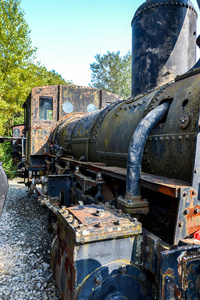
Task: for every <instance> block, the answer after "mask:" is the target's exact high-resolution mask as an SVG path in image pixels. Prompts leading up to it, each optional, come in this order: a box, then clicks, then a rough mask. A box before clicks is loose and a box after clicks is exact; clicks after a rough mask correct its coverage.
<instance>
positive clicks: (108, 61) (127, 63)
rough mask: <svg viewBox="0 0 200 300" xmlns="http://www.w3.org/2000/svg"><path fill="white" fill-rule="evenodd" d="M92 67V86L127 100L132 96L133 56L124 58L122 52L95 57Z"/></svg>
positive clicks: (128, 54)
mask: <svg viewBox="0 0 200 300" xmlns="http://www.w3.org/2000/svg"><path fill="white" fill-rule="evenodd" d="M95 59H96V62H94V63H93V64H91V65H90V69H91V70H92V75H91V77H92V79H91V84H90V86H92V87H94V88H97V89H104V90H106V91H109V92H112V93H115V94H117V95H119V96H121V97H122V98H124V99H126V98H128V97H130V95H131V54H130V52H128V53H127V54H126V55H124V56H123V57H121V56H120V51H117V52H109V51H108V52H107V54H104V55H102V56H101V55H100V54H97V55H96V56H95Z"/></svg>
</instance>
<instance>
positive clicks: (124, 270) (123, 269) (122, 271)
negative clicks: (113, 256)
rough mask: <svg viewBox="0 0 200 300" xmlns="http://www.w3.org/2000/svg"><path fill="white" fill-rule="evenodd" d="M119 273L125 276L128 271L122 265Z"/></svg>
mask: <svg viewBox="0 0 200 300" xmlns="http://www.w3.org/2000/svg"><path fill="white" fill-rule="evenodd" d="M118 271H119V272H120V273H121V274H125V273H126V271H127V267H126V265H121V266H119V268H118Z"/></svg>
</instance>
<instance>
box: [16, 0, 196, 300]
mask: <svg viewBox="0 0 200 300" xmlns="http://www.w3.org/2000/svg"><path fill="white" fill-rule="evenodd" d="M196 18H197V13H196V11H195V9H194V7H193V5H192V3H191V2H190V1H188V0H176V1H173V0H171V1H165V0H162V1H161V0H149V1H146V2H145V3H144V4H142V5H141V6H140V7H139V8H138V10H137V11H136V13H135V15H134V18H133V21H132V29H133V37H132V38H133V75H132V78H133V80H132V96H131V97H130V99H128V100H122V99H120V98H119V97H117V96H116V95H113V94H111V93H107V92H105V91H99V90H95V89H91V88H81V87H75V86H51V87H38V88H35V89H33V90H32V92H31V94H30V95H29V97H28V99H27V101H26V102H25V104H24V108H25V116H26V118H25V119H26V122H25V123H26V124H25V126H26V127H25V136H26V141H25V143H26V144H25V156H22V160H23V161H22V162H21V163H20V165H19V166H20V172H21V174H22V175H23V176H24V179H25V183H26V185H27V186H28V190H29V193H30V194H31V193H32V192H34V191H36V192H37V193H38V194H39V195H40V196H39V199H40V201H41V202H42V203H43V204H44V205H45V206H47V207H48V208H49V211H50V212H51V213H50V215H49V221H50V222H55V221H56V223H55V224H53V227H54V228H56V234H55V238H54V240H53V242H52V247H51V266H52V269H53V272H54V275H55V278H56V282H57V285H58V287H59V290H60V295H61V299H67V300H68V299H69V300H72V299H76V300H86V299H88V300H97V299H105V300H108V299H109V300H111V299H112V300H115V299H120V300H121V299H124V300H125V299H126V300H127V299H129V300H131V299H146V300H147V299H167V300H168V299H188V300H189V299H200V242H199V239H200V232H199V230H200V190H199V186H200V175H199V174H200V157H199V156H200V154H199V151H198V148H199V144H200V133H199V130H200V85H199V82H200V63H199V62H197V63H196V65H195V53H196V52H195V51H196V50H195V49H196V48H195V47H196V46H195V45H196ZM197 41H198V39H197ZM15 129H17V127H16V128H15ZM39 185H41V187H42V189H41V187H40V186H39Z"/></svg>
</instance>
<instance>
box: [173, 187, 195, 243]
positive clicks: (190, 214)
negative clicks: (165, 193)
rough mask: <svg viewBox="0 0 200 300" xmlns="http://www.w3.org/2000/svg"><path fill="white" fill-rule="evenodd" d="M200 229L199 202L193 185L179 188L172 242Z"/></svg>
mask: <svg viewBox="0 0 200 300" xmlns="http://www.w3.org/2000/svg"><path fill="white" fill-rule="evenodd" d="M199 229H200V203H199V201H198V199H197V192H196V190H195V189H194V188H193V187H187V188H186V187H184V188H181V189H180V197H179V205H178V211H177V220H176V225H175V232H174V244H178V242H179V240H181V239H185V238H187V237H188V236H189V235H191V234H193V233H194V232H195V231H197V230H199Z"/></svg>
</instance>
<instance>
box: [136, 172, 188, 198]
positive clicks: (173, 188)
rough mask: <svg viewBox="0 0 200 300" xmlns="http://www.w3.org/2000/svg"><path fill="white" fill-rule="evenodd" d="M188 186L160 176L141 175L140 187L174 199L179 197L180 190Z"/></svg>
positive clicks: (179, 181)
mask: <svg viewBox="0 0 200 300" xmlns="http://www.w3.org/2000/svg"><path fill="white" fill-rule="evenodd" d="M189 185H190V184H189V183H187V182H184V181H181V180H176V179H171V178H166V177H162V176H156V175H152V174H144V173H143V174H142V175H141V186H143V187H145V188H148V189H150V190H153V191H156V192H159V193H162V194H165V195H168V196H172V197H175V198H178V197H179V195H180V188H182V187H188V186H189Z"/></svg>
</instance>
